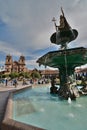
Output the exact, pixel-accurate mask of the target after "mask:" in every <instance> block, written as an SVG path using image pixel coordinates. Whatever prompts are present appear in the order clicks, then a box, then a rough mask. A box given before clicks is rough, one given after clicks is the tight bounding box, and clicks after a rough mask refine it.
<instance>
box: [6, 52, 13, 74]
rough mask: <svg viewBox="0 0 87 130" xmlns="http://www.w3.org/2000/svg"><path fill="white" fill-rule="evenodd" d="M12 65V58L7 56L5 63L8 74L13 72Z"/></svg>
mask: <svg viewBox="0 0 87 130" xmlns="http://www.w3.org/2000/svg"><path fill="white" fill-rule="evenodd" d="M12 64H13V60H12V56H11V55H7V56H6V61H5V69H6V71H7V72H11V70H12Z"/></svg>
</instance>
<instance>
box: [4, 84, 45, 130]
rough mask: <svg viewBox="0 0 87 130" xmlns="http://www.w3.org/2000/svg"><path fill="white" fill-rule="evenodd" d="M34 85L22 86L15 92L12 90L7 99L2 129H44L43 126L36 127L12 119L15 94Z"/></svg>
mask: <svg viewBox="0 0 87 130" xmlns="http://www.w3.org/2000/svg"><path fill="white" fill-rule="evenodd" d="M31 87H32V86H27V87H25V88H21V89H19V90H15V91H13V92H11V93H10V94H9V97H8V100H7V105H6V111H5V115H4V119H3V121H2V124H1V130H8V129H9V130H12V128H13V129H14V130H19V129H20V130H44V129H43V128H39V127H35V126H32V125H28V124H25V123H22V122H19V121H16V120H13V119H12V115H13V95H14V94H16V93H18V92H21V91H23V90H26V89H29V88H31Z"/></svg>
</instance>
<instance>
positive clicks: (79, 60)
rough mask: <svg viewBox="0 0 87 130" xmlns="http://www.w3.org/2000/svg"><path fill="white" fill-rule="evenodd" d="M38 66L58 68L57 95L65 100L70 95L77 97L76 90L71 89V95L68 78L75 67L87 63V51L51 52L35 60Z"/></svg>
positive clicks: (82, 49) (67, 50) (76, 49)
mask: <svg viewBox="0 0 87 130" xmlns="http://www.w3.org/2000/svg"><path fill="white" fill-rule="evenodd" d="M37 63H39V65H41V64H42V65H44V66H50V67H54V68H59V77H60V88H59V90H58V94H59V95H60V96H62V97H64V98H65V99H66V98H68V96H69V95H71V98H74V96H75V97H77V96H78V92H77V90H76V88H75V89H74V87H73V93H74V95H73V93H72V94H71V92H70V91H71V90H70V89H71V88H70V85H69V84H68V81H69V76H71V75H73V74H74V69H75V67H77V66H80V65H83V64H85V63H87V49H86V48H84V47H79V48H72V49H66V50H59V51H52V52H48V53H47V54H45V55H43V56H42V57H40V58H39V59H38V60H37Z"/></svg>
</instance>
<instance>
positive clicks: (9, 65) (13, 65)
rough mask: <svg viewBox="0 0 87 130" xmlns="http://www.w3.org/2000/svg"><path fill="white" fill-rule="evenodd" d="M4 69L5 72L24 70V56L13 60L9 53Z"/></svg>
mask: <svg viewBox="0 0 87 130" xmlns="http://www.w3.org/2000/svg"><path fill="white" fill-rule="evenodd" d="M5 70H6V72H7V73H12V72H18V73H19V72H26V65H25V57H24V56H20V58H19V61H13V59H12V56H11V55H7V56H6V60H5Z"/></svg>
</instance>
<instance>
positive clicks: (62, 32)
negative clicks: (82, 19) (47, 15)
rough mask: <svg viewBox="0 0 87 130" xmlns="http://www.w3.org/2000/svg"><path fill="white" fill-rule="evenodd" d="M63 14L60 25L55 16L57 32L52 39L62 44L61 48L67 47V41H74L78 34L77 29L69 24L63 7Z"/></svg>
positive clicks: (53, 41)
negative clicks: (57, 23)
mask: <svg viewBox="0 0 87 130" xmlns="http://www.w3.org/2000/svg"><path fill="white" fill-rule="evenodd" d="M61 12H62V15H60V25H59V26H57V25H56V22H55V21H56V20H55V18H54V17H53V20H52V21H53V22H54V25H55V28H56V32H55V33H53V34H52V36H51V38H50V40H51V42H52V43H55V44H59V45H61V49H66V48H67V43H69V42H71V41H73V40H75V39H76V37H77V36H78V32H77V30H76V29H72V28H71V27H70V25H69V24H68V22H67V20H66V18H65V16H64V12H63V9H62V8H61Z"/></svg>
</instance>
